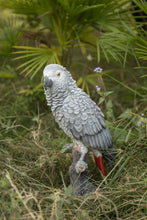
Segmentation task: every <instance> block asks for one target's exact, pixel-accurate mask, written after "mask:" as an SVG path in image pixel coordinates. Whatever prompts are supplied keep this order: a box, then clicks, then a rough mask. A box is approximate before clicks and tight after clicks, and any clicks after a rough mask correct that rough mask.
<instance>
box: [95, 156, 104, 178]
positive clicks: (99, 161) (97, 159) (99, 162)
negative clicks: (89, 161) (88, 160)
mask: <svg viewBox="0 0 147 220" xmlns="http://www.w3.org/2000/svg"><path fill="white" fill-rule="evenodd" d="M93 156H94V160H95V164H96V166H97V167H98V168H99V170H100V171H101V172H102V174H103V176H105V175H106V171H105V167H104V164H103V161H102V157H101V156H98V157H96V156H95V155H93Z"/></svg>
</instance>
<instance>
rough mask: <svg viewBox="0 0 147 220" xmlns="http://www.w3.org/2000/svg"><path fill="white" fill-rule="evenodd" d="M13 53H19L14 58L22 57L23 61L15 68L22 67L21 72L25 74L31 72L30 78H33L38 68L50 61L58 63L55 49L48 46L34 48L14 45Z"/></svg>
mask: <svg viewBox="0 0 147 220" xmlns="http://www.w3.org/2000/svg"><path fill="white" fill-rule="evenodd" d="M14 48H15V49H17V50H18V51H15V52H14V54H17V55H21V56H18V57H16V58H14V60H19V59H24V60H25V61H24V63H22V64H21V65H19V66H18V67H17V68H18V69H20V68H24V67H25V68H24V69H23V70H22V71H21V73H25V75H26V76H27V75H29V74H31V78H33V77H34V76H35V75H36V74H37V73H38V72H39V71H40V69H41V68H42V67H43V66H45V65H47V64H50V63H59V64H60V61H59V59H58V55H57V49H55V48H54V49H53V48H52V49H49V48H36V47H28V46H15V47H14Z"/></svg>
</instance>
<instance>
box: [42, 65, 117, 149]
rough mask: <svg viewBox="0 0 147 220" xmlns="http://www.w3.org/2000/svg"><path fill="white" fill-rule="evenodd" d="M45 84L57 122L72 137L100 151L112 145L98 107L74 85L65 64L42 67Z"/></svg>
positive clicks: (47, 96) (48, 100) (48, 99)
mask: <svg viewBox="0 0 147 220" xmlns="http://www.w3.org/2000/svg"><path fill="white" fill-rule="evenodd" d="M57 71H58V72H60V77H58V76H57V74H56V73H57ZM51 82H52V83H51ZM48 85H49V86H50V87H48ZM44 88H45V95H46V99H47V103H48V104H49V105H51V110H52V112H53V115H54V117H55V120H56V122H58V124H59V126H60V127H61V128H62V129H63V130H64V131H65V133H66V134H67V135H68V136H70V137H71V138H72V139H73V141H75V140H80V141H82V143H83V144H84V145H85V146H86V147H87V148H89V149H98V150H100V151H101V150H107V149H108V148H114V147H113V143H112V137H111V134H110V132H109V129H108V128H107V127H106V123H105V120H104V115H103V113H102V112H101V110H100V108H99V107H98V106H97V105H96V103H95V102H94V101H92V100H91V99H90V97H89V96H88V95H87V94H86V93H85V92H83V91H82V90H81V89H80V88H78V87H77V85H76V82H75V81H74V80H73V79H72V77H71V75H70V73H69V72H68V71H67V70H66V69H65V68H64V67H62V66H60V65H56V64H51V65H48V66H47V67H46V68H45V69H44Z"/></svg>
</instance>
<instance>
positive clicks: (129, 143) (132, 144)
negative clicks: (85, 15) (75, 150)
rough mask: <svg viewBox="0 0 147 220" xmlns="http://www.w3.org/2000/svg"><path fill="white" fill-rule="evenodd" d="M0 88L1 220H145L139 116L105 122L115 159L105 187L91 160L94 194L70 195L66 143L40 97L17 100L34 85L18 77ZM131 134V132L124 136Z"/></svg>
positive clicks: (143, 142)
mask: <svg viewBox="0 0 147 220" xmlns="http://www.w3.org/2000/svg"><path fill="white" fill-rule="evenodd" d="M1 81H2V83H1V86H0V216H1V219H11V220H12V219H13V220H15V219H41V220H42V219H43V220H44V219H52V220H54V219H59V220H60V219H81V220H82V219H83V220H85V219H86V220H89V219H100V220H101V219H102V220H104V219H117V220H120V219H125V220H128V219H130V220H131V219H133V220H134V219H136V220H138V219H146V198H145V197H146V188H145V187H146V181H147V180H146V177H145V162H146V161H145V159H146V155H145V147H146V144H147V141H146V138H145V132H146V130H145V129H146V127H145V126H144V127H139V126H138V124H137V123H138V122H137V120H138V116H135V115H133V114H131V113H130V114H129V116H128V115H127V117H128V118H127V117H126V116H125V117H124V116H122V117H121V118H119V119H118V120H116V121H115V122H113V123H109V126H110V129H111V133H112V136H113V139H114V141H115V145H116V148H117V150H118V157H117V160H116V166H115V168H114V170H113V172H112V173H111V174H110V175H109V173H108V175H107V182H108V184H107V185H105V183H104V181H103V180H102V178H101V176H100V174H99V171H98V170H97V168H96V167H95V165H94V162H93V159H92V156H90V164H89V169H90V172H91V181H92V182H93V183H94V184H96V185H97V187H98V189H97V191H96V192H94V193H93V194H89V195H85V196H84V197H80V196H79V197H76V196H74V195H72V189H71V186H70V181H69V173H68V168H69V166H70V164H71V163H72V157H71V154H69V153H67V154H62V153H61V149H62V146H64V145H65V144H66V143H69V142H70V139H69V138H68V137H67V136H66V135H65V134H64V132H63V131H62V130H61V129H59V127H58V125H57V124H56V123H55V121H54V118H53V116H52V114H51V112H50V109H49V108H48V107H47V106H46V101H45V97H44V94H43V91H42V92H36V93H34V95H33V96H24V95H20V94H19V91H20V90H21V89H23V88H25V87H27V86H28V87H29V86H30V87H33V85H34V86H35V84H36V82H35V81H34V82H30V80H29V79H27V78H25V79H24V78H23V77H20V76H17V77H16V78H15V79H2V80H1ZM129 131H130V132H129Z"/></svg>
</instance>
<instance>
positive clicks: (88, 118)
mask: <svg viewBox="0 0 147 220" xmlns="http://www.w3.org/2000/svg"><path fill="white" fill-rule="evenodd" d="M78 93H79V90H78ZM79 96H80V97H79ZM64 109H66V110H64ZM63 115H64V117H65V120H66V124H67V126H68V127H69V129H70V132H71V134H72V136H73V138H74V139H76V140H81V141H82V142H83V144H84V145H85V146H87V147H90V148H94V149H101V150H105V149H108V148H111V147H113V143H112V138H111V134H110V132H109V129H108V128H107V127H106V123H105V120H104V115H103V113H102V112H101V110H100V109H99V107H98V106H97V105H96V104H95V103H94V102H93V101H92V100H91V99H90V98H89V96H88V95H87V94H86V93H84V92H82V91H81V93H80V94H77V95H76V94H74V95H72V96H68V97H67V98H66V100H65V102H64V106H63Z"/></svg>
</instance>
